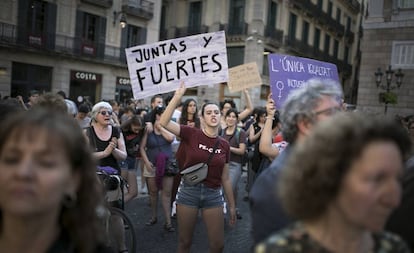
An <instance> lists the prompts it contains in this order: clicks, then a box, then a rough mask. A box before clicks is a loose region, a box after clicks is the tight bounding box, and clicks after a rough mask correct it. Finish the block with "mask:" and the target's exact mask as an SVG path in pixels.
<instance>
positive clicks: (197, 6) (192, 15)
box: [188, 1, 201, 33]
mask: <svg viewBox="0 0 414 253" xmlns="http://www.w3.org/2000/svg"><path fill="white" fill-rule="evenodd" d="M200 27H201V1H198V2H191V3H190V12H189V17H188V30H189V32H190V33H200V32H201V31H200Z"/></svg>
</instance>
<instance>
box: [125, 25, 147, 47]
mask: <svg viewBox="0 0 414 253" xmlns="http://www.w3.org/2000/svg"><path fill="white" fill-rule="evenodd" d="M146 41H147V38H146V32H145V28H142V27H138V26H133V25H128V35H127V47H132V46H136V45H142V44H145V43H146Z"/></svg>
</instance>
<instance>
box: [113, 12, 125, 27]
mask: <svg viewBox="0 0 414 253" xmlns="http://www.w3.org/2000/svg"><path fill="white" fill-rule="evenodd" d="M113 14H114V21H113V22H112V23H113V25H114V26H115V24H116V20H117V19H118V17H119V16H121V19H120V20H119V25H120V26H121V28H122V29H124V28H125V26H126V24H127V20H126V16H125V14H124V13H123V12H116V11H114V13H113Z"/></svg>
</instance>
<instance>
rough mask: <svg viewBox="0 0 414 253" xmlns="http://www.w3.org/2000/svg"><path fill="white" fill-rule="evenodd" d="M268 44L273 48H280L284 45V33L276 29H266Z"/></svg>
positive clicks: (267, 27)
mask: <svg viewBox="0 0 414 253" xmlns="http://www.w3.org/2000/svg"><path fill="white" fill-rule="evenodd" d="M265 40H266V43H267V44H269V45H271V46H273V47H276V48H278V47H280V46H281V45H282V43H283V31H282V30H279V29H276V28H274V27H269V26H266V27H265Z"/></svg>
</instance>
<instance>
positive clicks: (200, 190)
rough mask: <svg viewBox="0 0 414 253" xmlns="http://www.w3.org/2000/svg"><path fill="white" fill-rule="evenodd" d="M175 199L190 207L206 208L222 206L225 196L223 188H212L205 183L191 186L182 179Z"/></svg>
mask: <svg viewBox="0 0 414 253" xmlns="http://www.w3.org/2000/svg"><path fill="white" fill-rule="evenodd" d="M175 201H176V203H177V204H181V205H185V206H188V207H192V208H196V209H206V208H214V207H222V206H223V204H224V197H223V191H222V188H217V189H214V188H210V187H207V186H205V185H204V184H203V183H200V184H196V185H193V186H191V185H189V184H186V183H184V181H183V180H181V183H180V186H179V188H178V192H177V195H176V199H175Z"/></svg>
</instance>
